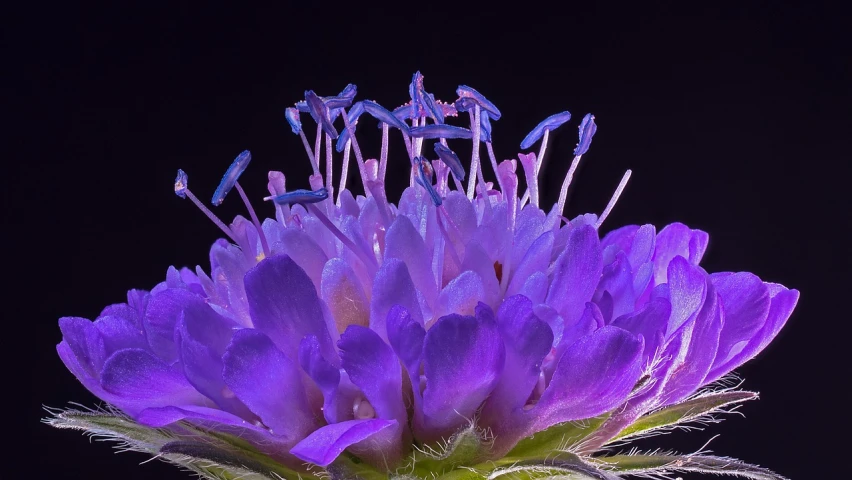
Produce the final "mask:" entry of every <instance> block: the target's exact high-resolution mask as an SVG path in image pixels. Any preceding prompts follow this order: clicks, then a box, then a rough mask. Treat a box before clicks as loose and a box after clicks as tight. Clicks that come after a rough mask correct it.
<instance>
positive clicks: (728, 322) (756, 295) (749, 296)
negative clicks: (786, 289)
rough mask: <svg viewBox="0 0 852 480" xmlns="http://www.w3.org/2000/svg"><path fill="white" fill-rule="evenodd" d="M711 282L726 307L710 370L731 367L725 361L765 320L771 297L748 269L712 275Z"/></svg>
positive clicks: (746, 341)
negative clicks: (746, 270)
mask: <svg viewBox="0 0 852 480" xmlns="http://www.w3.org/2000/svg"><path fill="white" fill-rule="evenodd" d="M713 285H714V286H715V287H716V290H717V291H718V292H719V296H720V297H721V299H722V308H723V309H724V311H725V325H724V327H722V333H721V335H720V337H719V351H718V352H717V353H716V359H715V360H714V362H713V370H714V371H718V370H728V371H730V370H731V368H728V365H729V364H731V363H732V360H734V357H736V356H737V355H738V354H739V353H740V352H742V350H743V349H744V348H745V347H746V346H747V345H748V344H749V342H751V341H752V339H753V338H754V337H755V336H756V335H757V333H758V332H759V331H760V330H761V329H762V328H763V326H764V324H765V323H766V320H767V317H768V315H769V310H770V305H771V299H770V297H769V289H768V288H767V286H766V284H764V283H763V282H761V281H760V279H759V278H757V277H756V276H755V275H753V274H751V273H746V272H742V273H735V274H733V275H726V276H714V277H713Z"/></svg>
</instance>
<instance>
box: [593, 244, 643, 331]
mask: <svg viewBox="0 0 852 480" xmlns="http://www.w3.org/2000/svg"><path fill="white" fill-rule="evenodd" d="M597 290H598V293H600V294H602V293H603V292H604V291H606V292H609V294H610V296H611V297H612V313H611V314H610V318H617V317H620V316H621V315H625V314H629V313H631V312H633V311H634V307H635V304H636V296H635V295H634V292H633V274H632V273H631V267H630V262H629V261H628V260H627V254H625V253H624V252H618V254H617V255H616V257H615V261H613V262H612V263H610V264H609V265H607V266H605V267H604V268H603V274H602V275H601V281H600V283H599V284H598V289H597Z"/></svg>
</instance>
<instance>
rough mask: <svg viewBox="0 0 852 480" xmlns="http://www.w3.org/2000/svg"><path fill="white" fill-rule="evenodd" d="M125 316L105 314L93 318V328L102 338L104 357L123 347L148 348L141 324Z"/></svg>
mask: <svg viewBox="0 0 852 480" xmlns="http://www.w3.org/2000/svg"><path fill="white" fill-rule="evenodd" d="M136 321H137V320H131V319H128V318H126V317H119V316H113V315H107V316H102V317H99V318H98V319H97V320H95V324H94V325H95V328H97V329H98V332H100V334H101V337H102V338H103V344H104V349H105V353H106V354H105V356H104V357H103V359H106V357H108V356H110V355H112V354H113V353H115V352H117V351H118V350H123V349H125V348H141V349H147V348H148V339H147V338H146V337H145V331H144V330H142V326H141V325H139V324H138V323H136Z"/></svg>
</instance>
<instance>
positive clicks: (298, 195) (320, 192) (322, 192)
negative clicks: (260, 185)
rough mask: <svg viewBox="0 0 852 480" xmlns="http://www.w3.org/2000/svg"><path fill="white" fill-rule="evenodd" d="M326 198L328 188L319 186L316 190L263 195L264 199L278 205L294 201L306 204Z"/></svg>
mask: <svg viewBox="0 0 852 480" xmlns="http://www.w3.org/2000/svg"><path fill="white" fill-rule="evenodd" d="M327 198H328V190H326V189H325V188H320V189H317V190H305V189H299V190H291V191H289V192H285V193H282V194H281V195H275V196H269V197H263V200H264V201H267V202H268V201H270V200H271V201H273V202H275V203H277V204H278V205H292V204H294V203H301V204H303V205H304V204H308V203H317V202H321V201H323V200H325V199H327Z"/></svg>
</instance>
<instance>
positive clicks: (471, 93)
mask: <svg viewBox="0 0 852 480" xmlns="http://www.w3.org/2000/svg"><path fill="white" fill-rule="evenodd" d="M456 94H457V95H458V96H459V97H462V98H464V97H470V98H472V99H474V100H476V101H477V103H479V105H481V106H482V109H483V110H485V111H487V112H488V115H490V116H491V118H493V119H494V120H500V117H502V116H503V114H502V113H500V110H499V109H498V108H497V106H496V105H494V104H493V103H491V101H490V100H488V99H487V98H485V96H484V95H482V94H481V93H479V92H477V91H476V90H474V89H473V88H471V87H468V86H467V85H459V88H457V89H456Z"/></svg>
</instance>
